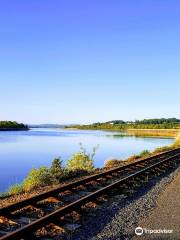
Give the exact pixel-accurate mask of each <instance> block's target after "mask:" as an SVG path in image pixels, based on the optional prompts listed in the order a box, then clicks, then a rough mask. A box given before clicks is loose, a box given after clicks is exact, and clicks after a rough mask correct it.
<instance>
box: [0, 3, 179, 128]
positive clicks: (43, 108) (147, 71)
mask: <svg viewBox="0 0 180 240" xmlns="http://www.w3.org/2000/svg"><path fill="white" fill-rule="evenodd" d="M179 9H180V2H179V1H174V0H166V1H164V0H158V1H157V0H149V1H144V0H143V1H140V0H137V1H134V0H131V1H130V0H126V1H123V0H111V1H109V0H86V1H84V0H76V1H74V0H38V1H37V0H31V1H23V0H21V1H20V0H9V1H5V0H2V1H1V2H0V109H1V114H0V119H1V120H17V121H20V122H25V123H86V122H94V121H106V120H112V119H124V120H134V119H143V118H154V117H179V118H180V112H179V109H180V101H179V99H180V44H179V43H180V11H179Z"/></svg>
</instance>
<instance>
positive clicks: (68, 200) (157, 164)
mask: <svg viewBox="0 0 180 240" xmlns="http://www.w3.org/2000/svg"><path fill="white" fill-rule="evenodd" d="M177 159H180V148H178V149H174V150H171V151H168V152H164V153H161V154H157V155H155V156H152V157H148V158H145V159H142V160H139V161H136V162H133V163H130V164H127V165H125V166H122V167H117V168H114V169H111V170H108V171H105V172H102V173H98V174H94V175H92V176H88V177H85V178H83V179H81V180H78V181H74V182H72V183H69V184H66V185H64V186H61V187H58V188H56V189H52V190H50V191H48V192H45V193H42V194H39V195H36V196H34V197H31V198H29V199H26V200H22V201H20V202H17V203H14V204H11V205H9V206H6V207H3V208H1V209H0V240H10V239H12V240H15V239H36V238H40V239H41V238H42V236H41V235H42V234H41V230H42V228H43V227H48V228H49V229H50V228H52V229H53V228H55V226H57V225H60V226H62V229H63V228H66V224H65V223H66V218H65V217H66V216H67V215H68V218H69V216H71V214H72V213H74V212H75V213H79V212H81V209H82V208H83V207H84V206H86V204H88V203H90V202H94V201H95V202H96V201H98V200H99V199H100V198H101V197H102V196H104V195H107V194H109V193H110V192H111V191H112V190H113V189H122V190H123V189H126V188H128V185H132V183H133V182H135V181H136V179H141V178H142V179H143V178H144V177H146V176H148V174H150V173H152V172H156V171H159V170H161V169H162V168H164V167H167V166H169V165H171V164H172V162H175V160H177ZM62 229H61V230H62ZM50 231H51V230H50ZM38 232H39V235H38V234H37V233H38Z"/></svg>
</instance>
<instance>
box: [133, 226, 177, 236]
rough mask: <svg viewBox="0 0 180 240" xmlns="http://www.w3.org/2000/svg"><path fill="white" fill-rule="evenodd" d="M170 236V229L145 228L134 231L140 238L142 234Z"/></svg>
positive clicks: (171, 231)
mask: <svg viewBox="0 0 180 240" xmlns="http://www.w3.org/2000/svg"><path fill="white" fill-rule="evenodd" d="M143 233H144V234H153V233H155V234H170V233H173V230H172V229H147V228H142V227H137V228H136V229H135V234H136V235H138V236H140V235H142V234H143Z"/></svg>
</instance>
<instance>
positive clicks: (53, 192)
mask: <svg viewBox="0 0 180 240" xmlns="http://www.w3.org/2000/svg"><path fill="white" fill-rule="evenodd" d="M177 151H178V152H179V151H180V148H176V149H173V150H170V151H166V152H163V153H160V154H156V155H153V156H151V157H147V158H143V159H141V160H138V161H135V162H133V163H129V164H126V165H124V166H120V167H116V168H113V169H110V170H107V171H104V172H102V173H97V174H94V175H91V176H88V177H85V178H83V179H80V180H77V181H74V182H71V183H68V184H65V185H64V186H60V187H57V188H54V189H52V190H49V191H47V192H44V193H40V194H38V195H35V196H33V197H30V198H27V199H25V200H22V201H19V202H17V203H13V204H10V205H8V206H6V207H3V208H1V209H0V216H1V215H5V214H9V213H11V212H14V211H16V210H19V209H22V208H24V207H26V206H29V205H33V204H35V203H37V202H38V201H42V200H44V199H47V198H48V197H52V196H55V195H57V194H59V193H60V192H64V191H66V190H71V189H73V188H75V187H77V186H80V185H83V184H86V183H88V182H90V181H92V180H96V179H99V178H102V177H104V176H106V175H109V174H112V173H115V172H119V171H123V170H125V169H126V168H130V167H133V166H136V165H138V164H141V163H145V162H147V161H148V162H149V161H151V160H156V159H157V158H160V157H163V156H164V157H166V156H167V154H172V153H176V152H177Z"/></svg>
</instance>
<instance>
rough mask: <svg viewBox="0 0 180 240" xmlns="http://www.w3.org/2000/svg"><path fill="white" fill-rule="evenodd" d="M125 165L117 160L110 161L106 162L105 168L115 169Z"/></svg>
mask: <svg viewBox="0 0 180 240" xmlns="http://www.w3.org/2000/svg"><path fill="white" fill-rule="evenodd" d="M120 165H123V161H120V160H117V159H109V160H106V161H105V168H115V167H119V166H120Z"/></svg>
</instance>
